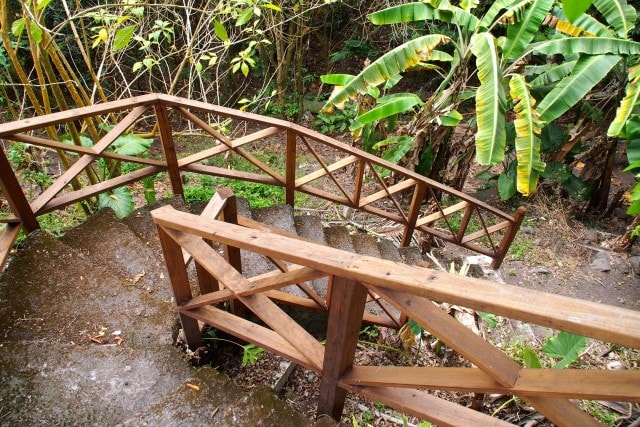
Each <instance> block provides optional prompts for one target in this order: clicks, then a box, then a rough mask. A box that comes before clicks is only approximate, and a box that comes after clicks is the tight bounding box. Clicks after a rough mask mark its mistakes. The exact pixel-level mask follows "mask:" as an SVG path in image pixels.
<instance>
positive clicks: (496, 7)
mask: <svg viewBox="0 0 640 427" xmlns="http://www.w3.org/2000/svg"><path fill="white" fill-rule="evenodd" d="M516 2H518V4H520V3H525V2H522V1H520V0H497V1H494V2H492V3H491V7H490V8H489V10H487V13H485V15H484V16H483V17H482V19H481V20H480V25H481V26H482V27H485V28H488V27H489V26H491V24H493V23H494V20H495V19H496V16H498V13H500V11H501V10H502V9H507V8H510V7H511V6H512V5H513V4H514V3H516Z"/></svg>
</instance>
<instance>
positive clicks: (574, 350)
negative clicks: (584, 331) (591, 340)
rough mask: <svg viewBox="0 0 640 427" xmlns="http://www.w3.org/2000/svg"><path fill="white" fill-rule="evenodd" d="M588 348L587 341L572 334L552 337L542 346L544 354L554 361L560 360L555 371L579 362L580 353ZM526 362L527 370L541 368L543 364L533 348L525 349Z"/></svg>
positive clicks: (567, 333)
mask: <svg viewBox="0 0 640 427" xmlns="http://www.w3.org/2000/svg"><path fill="white" fill-rule="evenodd" d="M586 346H587V339H586V338H585V337H583V336H580V335H576V334H572V333H570V332H564V331H562V332H559V333H558V334H557V335H555V336H552V337H550V338H549V339H548V340H547V342H546V343H545V344H544V345H543V346H542V351H543V353H544V354H545V355H546V356H547V357H550V358H552V359H556V360H557V359H560V360H558V361H557V362H556V363H555V364H554V365H553V368H554V369H563V368H566V367H568V366H569V365H571V364H572V363H573V362H575V361H576V360H578V357H579V356H580V353H581V352H582V351H583V350H584V348H585V347H586ZM523 358H524V362H525V366H526V367H527V368H541V367H542V362H541V361H540V359H539V358H538V356H537V354H536V353H535V351H533V350H532V349H531V348H528V347H527V348H525V349H524V355H523Z"/></svg>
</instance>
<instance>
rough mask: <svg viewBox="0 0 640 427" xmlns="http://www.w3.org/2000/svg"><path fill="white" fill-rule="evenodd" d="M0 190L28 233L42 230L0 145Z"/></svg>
mask: <svg viewBox="0 0 640 427" xmlns="http://www.w3.org/2000/svg"><path fill="white" fill-rule="evenodd" d="M0 190H2V194H4V195H5V196H6V197H7V201H8V202H9V206H10V207H11V210H12V211H13V213H14V215H16V216H17V217H18V218H20V220H21V221H22V226H23V227H24V228H25V230H26V231H27V232H29V233H30V232H32V231H34V230H37V229H38V228H40V224H39V223H38V220H37V219H36V216H35V215H34V213H33V211H32V210H31V206H29V201H28V200H27V198H26V197H25V195H24V192H23V191H22V188H21V187H20V183H19V182H18V178H16V176H15V174H14V173H13V169H12V168H11V164H10V163H9V160H7V156H6V155H5V153H4V149H3V148H2V146H1V145H0Z"/></svg>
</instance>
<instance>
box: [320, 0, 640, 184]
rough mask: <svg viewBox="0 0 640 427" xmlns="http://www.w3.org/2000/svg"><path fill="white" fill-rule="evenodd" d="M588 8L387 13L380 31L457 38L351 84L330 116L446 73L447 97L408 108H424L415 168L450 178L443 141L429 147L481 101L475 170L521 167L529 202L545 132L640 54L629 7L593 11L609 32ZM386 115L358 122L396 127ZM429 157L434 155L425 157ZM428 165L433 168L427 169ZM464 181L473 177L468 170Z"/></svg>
mask: <svg viewBox="0 0 640 427" xmlns="http://www.w3.org/2000/svg"><path fill="white" fill-rule="evenodd" d="M563 3H567V2H563ZM579 3H580V5H578V4H571V6H569V7H568V8H567V9H566V13H567V15H570V17H569V18H568V17H567V16H566V15H565V9H563V7H562V5H560V3H558V2H556V1H554V0H498V1H496V2H494V3H493V4H492V5H491V6H490V7H489V8H488V9H486V11H484V12H481V11H480V8H479V7H477V6H478V3H477V2H461V3H460V5H459V6H458V5H454V4H453V3H452V2H451V1H449V0H425V1H423V2H414V3H408V4H403V5H400V6H395V7H390V8H387V9H383V10H381V11H379V12H376V13H374V14H372V15H370V16H369V20H370V21H371V22H372V23H373V24H375V25H386V24H399V23H411V22H416V21H427V22H430V23H433V22H434V21H435V22H436V23H437V24H439V25H440V27H442V25H445V26H447V28H449V29H450V30H453V33H454V34H455V35H454V36H452V35H451V34H450V32H447V34H448V35H445V34H427V35H424V36H422V37H418V38H416V39H413V40H410V41H408V42H406V43H404V44H402V45H400V46H398V47H396V48H395V49H393V50H392V51H390V52H388V53H387V54H384V55H382V56H381V57H380V58H378V59H377V60H376V61H374V62H372V63H371V64H370V65H369V66H367V67H365V69H364V70H362V72H360V73H359V74H358V75H356V76H347V77H344V76H343V81H344V82H345V84H344V85H342V86H341V87H338V88H337V89H336V90H335V91H334V93H333V94H332V95H331V96H330V98H329V100H328V101H327V108H331V107H333V106H335V107H338V108H341V107H342V106H343V105H344V103H345V102H347V101H349V100H353V99H356V98H362V97H367V96H368V94H370V93H372V91H373V89H374V88H377V87H378V86H379V85H381V84H383V83H386V82H387V81H389V80H398V79H399V78H400V77H401V74H402V73H404V72H406V71H408V70H411V69H415V68H416V67H438V68H437V69H439V70H442V80H441V83H440V85H439V87H438V88H437V89H436V90H435V91H434V92H433V94H431V96H430V97H429V98H428V99H426V100H421V101H422V103H421V104H418V103H416V104H413V105H410V104H407V105H410V107H409V108H407V109H406V110H405V111H404V112H408V113H411V110H412V109H414V108H415V107H416V105H420V108H419V110H418V112H417V113H415V114H414V115H413V119H412V121H411V124H410V126H408V127H407V129H408V133H409V135H408V136H410V137H412V138H413V139H414V146H413V156H412V159H410V162H409V165H411V164H413V165H414V166H416V170H420V171H421V172H422V171H429V173H430V175H431V176H441V175H445V176H446V174H445V173H443V171H440V170H438V171H436V172H437V173H436V174H434V173H433V170H431V169H433V168H439V167H440V166H438V165H437V164H436V163H435V160H434V159H435V158H436V157H437V156H436V155H434V154H432V153H434V152H435V149H436V147H435V145H436V144H438V143H440V144H441V141H434V140H433V138H431V140H430V138H428V135H434V129H437V128H441V127H442V124H443V117H448V116H450V114H451V112H452V111H456V110H457V108H458V107H459V105H460V103H461V102H462V101H463V100H465V99H468V98H470V97H473V98H475V119H474V120H473V121H474V122H475V126H476V132H475V144H474V148H475V160H476V161H477V163H479V164H480V165H485V166H491V165H495V164H497V163H500V162H505V161H506V160H508V162H506V163H512V162H513V161H515V162H516V170H517V173H516V174H513V175H512V176H513V177H514V178H513V179H514V180H515V184H516V187H517V190H518V192H520V193H521V194H523V195H525V196H526V195H529V194H531V193H532V192H533V191H534V190H535V188H536V186H537V182H538V177H539V176H540V173H542V172H543V171H544V170H545V163H544V162H543V161H542V158H541V153H540V131H541V129H543V128H544V127H545V126H546V125H548V124H549V123H551V122H553V121H554V120H556V119H558V118H559V117H561V116H562V115H563V114H565V113H566V112H567V111H568V110H569V109H571V108H572V107H573V106H575V105H576V104H577V103H578V102H579V101H581V100H582V99H584V97H585V96H586V95H587V94H588V93H589V92H590V91H591V90H592V89H593V88H594V87H595V86H596V85H597V84H598V83H600V82H602V81H603V80H604V79H605V78H606V76H607V75H608V74H609V72H610V71H611V70H613V69H614V68H615V67H617V66H619V65H620V64H624V63H625V61H623V59H627V60H628V59H629V58H633V57H636V56H637V55H638V54H639V53H640V43H636V42H634V41H631V40H629V39H627V32H628V31H629V30H630V29H631V28H632V27H633V23H634V21H635V16H636V15H635V10H634V9H633V7H631V6H629V5H628V4H627V3H626V0H595V1H593V6H594V7H595V8H596V9H597V11H598V13H599V16H601V17H602V18H603V21H602V22H601V21H599V20H598V19H596V18H595V17H593V16H591V15H588V14H586V13H584V10H586V8H585V9H584V10H583V9H582V7H584V6H585V5H586V7H589V4H590V3H591V2H579ZM434 27H435V28H437V26H434ZM542 34H546V35H547V38H544V37H542ZM443 51H444V52H447V51H448V52H451V51H453V53H452V54H451V55H450V60H449V61H446V62H443V61H442V60H440V59H439V58H441V57H442V55H440V54H439V52H443ZM551 55H554V56H553V58H554V59H556V60H558V59H559V61H558V63H557V64H553V63H552V64H544V65H539V64H540V63H546V62H547V60H546V59H547V58H548V57H550V56H551ZM529 64H531V65H529ZM631 70H634V68H631ZM629 80H630V82H631V83H630V89H629V90H628V95H627V97H625V98H624V99H623V101H622V104H621V107H620V108H619V110H618V116H619V117H618V118H617V119H616V120H614V124H615V125H613V124H612V126H613V129H612V130H610V133H615V132H616V131H620V129H622V128H623V123H624V122H625V121H626V118H628V117H629V114H630V111H631V110H632V109H633V107H634V106H635V105H636V102H637V99H638V97H639V93H640V89H638V80H640V79H638V76H637V74H632V75H630V78H629ZM477 81H479V85H477V86H476V82H477ZM542 89H544V90H542ZM372 111H373V112H375V113H372ZM384 111H393V114H398V113H399V110H398V109H394V110H390V109H384V108H381V106H380V105H377V106H375V107H373V108H370V109H368V110H363V111H361V112H360V115H359V116H358V117H357V119H356V120H357V121H360V122H362V119H363V118H365V119H367V120H370V119H372V118H374V117H375V119H377V120H382V119H385V118H386V117H387V116H385V115H384V114H383V112H384ZM456 114H459V113H457V111H456ZM625 116H626V118H625ZM508 119H511V120H513V121H514V122H515V123H514V124H515V127H516V140H515V146H516V147H515V148H516V149H515V153H514V154H513V157H515V159H511V158H510V159H505V153H508V151H507V150H508V147H507V144H506V131H505V128H506V124H507V122H508ZM450 133H451V132H449V134H450ZM438 149H440V150H441V151H442V149H443V148H442V147H440V148H438ZM444 149H445V150H446V147H445V148H444ZM427 152H429V153H431V154H430V155H428V156H425V155H424V154H425V153H427ZM446 154H447V155H450V154H451V153H446ZM440 155H441V156H442V154H440ZM465 155H466V154H465ZM508 155H509V156H511V154H508ZM425 158H426V159H428V161H430V162H432V164H431V165H427V167H425V165H424V164H419V163H421V162H422V161H423V159H425ZM466 158H471V156H466ZM459 161H460V158H450V157H448V156H447V157H446V158H445V159H444V165H445V167H446V164H452V163H455V164H458V163H459ZM458 171H460V172H461V173H464V172H465V169H464V168H460V169H458ZM462 182H463V181H462Z"/></svg>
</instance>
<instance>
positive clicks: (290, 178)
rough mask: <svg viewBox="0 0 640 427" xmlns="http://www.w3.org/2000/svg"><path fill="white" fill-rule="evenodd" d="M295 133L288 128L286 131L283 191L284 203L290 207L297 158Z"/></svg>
mask: <svg viewBox="0 0 640 427" xmlns="http://www.w3.org/2000/svg"><path fill="white" fill-rule="evenodd" d="M296 140H297V137H296V134H295V132H292V131H290V130H288V131H287V154H286V160H285V162H286V164H285V166H286V170H285V178H286V186H285V192H284V200H285V203H286V204H287V205H289V206H291V207H294V205H295V198H296V197H295V196H296V160H297V152H296V149H297V146H296Z"/></svg>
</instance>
